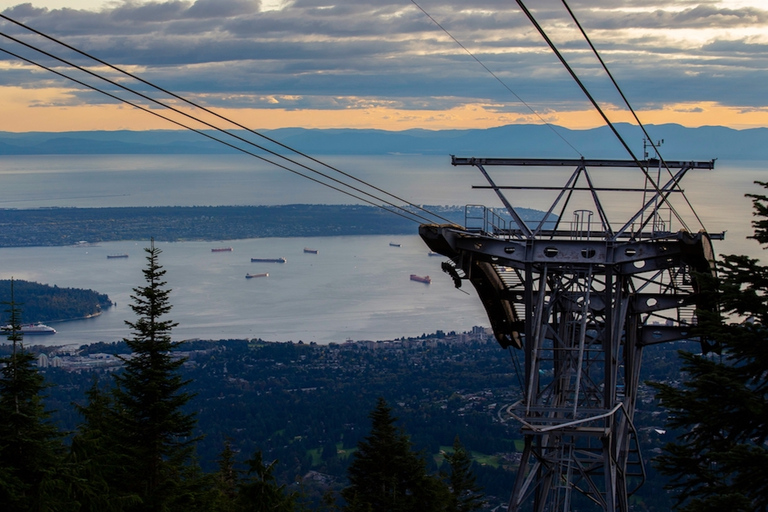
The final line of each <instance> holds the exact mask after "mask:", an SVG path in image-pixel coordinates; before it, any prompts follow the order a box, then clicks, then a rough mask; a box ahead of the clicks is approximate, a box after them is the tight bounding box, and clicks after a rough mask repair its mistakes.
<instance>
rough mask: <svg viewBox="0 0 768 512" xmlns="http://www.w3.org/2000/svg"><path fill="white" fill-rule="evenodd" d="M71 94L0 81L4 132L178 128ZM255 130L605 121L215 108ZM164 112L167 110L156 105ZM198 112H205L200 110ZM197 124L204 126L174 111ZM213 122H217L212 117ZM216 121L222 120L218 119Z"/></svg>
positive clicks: (766, 117) (726, 111)
mask: <svg viewBox="0 0 768 512" xmlns="http://www.w3.org/2000/svg"><path fill="white" fill-rule="evenodd" d="M72 99H73V97H72V95H71V94H70V93H69V91H67V90H61V89H53V88H51V89H34V90H25V89H21V88H17V87H4V88H0V131H9V132H26V131H50V132H61V131H76V130H150V129H180V127H179V126H176V125H173V124H171V123H169V122H167V121H164V120H162V119H160V118H158V117H155V116H153V115H150V114H148V113H146V112H142V111H140V110H138V109H135V108H133V107H130V106H128V105H80V104H73V102H72ZM215 110H216V111H217V112H219V113H220V114H222V115H224V116H227V117H230V118H232V119H234V120H236V121H238V122H239V123H241V124H243V125H245V126H248V127H251V128H253V129H274V128H283V127H303V128H360V129H363V128H375V129H382V130H393V131H398V130H406V129H410V128H423V129H427V130H442V129H469V128H490V127H494V126H501V125H506V124H520V123H541V122H542V118H543V119H544V120H546V121H547V122H549V123H552V124H555V125H559V126H564V127H567V128H572V129H586V128H593V127H596V126H601V125H602V124H603V121H602V119H601V118H600V116H599V115H598V114H597V112H595V111H593V110H576V111H566V112H556V113H552V112H549V113H545V114H542V115H541V118H540V117H539V116H536V115H534V114H527V115H524V114H519V113H513V112H499V111H498V110H497V109H496V108H495V106H491V105H465V106H462V107H458V108H453V109H449V110H444V111H434V110H400V109H396V108H390V107H370V108H347V109H338V110H286V109H248V108H243V109H218V108H217V109H215ZM158 112H161V113H164V112H163V111H158ZM190 112H193V113H194V114H195V115H203V114H202V113H200V112H194V111H192V110H190ZM607 115H608V117H609V118H610V119H611V121H613V122H633V119H632V117H631V115H630V114H629V113H628V112H626V111H619V110H608V111H607ZM638 115H639V117H640V119H641V121H642V122H643V123H646V124H663V123H677V124H681V125H684V126H689V127H695V126H704V125H721V126H728V127H731V128H737V129H742V128H753V127H762V126H768V109H744V108H739V107H726V106H722V105H718V104H716V103H712V102H709V103H696V104H693V103H691V104H675V105H666V106H664V107H662V108H659V109H655V110H646V111H641V112H639V113H638ZM175 117H176V118H177V119H178V120H179V121H181V122H183V123H185V124H191V125H193V126H194V127H195V128H205V126H203V125H200V124H196V123H194V122H193V121H190V120H188V119H184V118H182V117H179V116H175ZM212 122H213V121H212ZM216 123H217V124H220V122H218V121H216Z"/></svg>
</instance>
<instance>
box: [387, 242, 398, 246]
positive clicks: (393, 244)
mask: <svg viewBox="0 0 768 512" xmlns="http://www.w3.org/2000/svg"><path fill="white" fill-rule="evenodd" d="M389 246H390V247H400V244H398V243H395V242H389Z"/></svg>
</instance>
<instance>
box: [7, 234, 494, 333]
mask: <svg viewBox="0 0 768 512" xmlns="http://www.w3.org/2000/svg"><path fill="white" fill-rule="evenodd" d="M390 242H393V243H394V242H396V243H399V244H400V247H392V246H390V245H389V244H390ZM146 245H147V244H146V243H144V242H114V243H105V244H100V245H98V246H88V247H44V248H11V249H0V261H2V270H0V278H3V279H6V278H9V277H11V276H13V277H14V278H16V279H25V280H31V281H37V282H41V283H47V284H51V285H54V284H55V285H58V286H64V287H77V288H90V289H94V290H97V291H99V292H101V293H106V294H108V295H109V297H110V299H111V300H112V301H113V302H116V303H117V306H116V307H113V308H110V309H109V310H107V311H106V312H105V313H103V314H102V315H101V316H99V317H96V318H91V319H86V320H79V321H74V322H62V323H56V324H51V325H52V326H53V327H55V328H56V330H57V331H58V333H57V334H55V335H53V336H45V337H43V336H36V337H34V338H32V337H28V339H27V341H28V342H30V343H39V342H40V343H43V344H56V345H64V344H82V343H92V342H96V341H116V340H120V339H122V338H123V337H127V336H129V330H128V328H127V327H126V326H125V320H133V319H135V317H134V316H133V312H132V310H131V309H130V307H129V303H130V300H131V299H130V296H131V294H132V289H133V288H134V287H136V286H142V285H143V281H142V279H143V276H142V274H141V269H142V268H143V267H144V265H145V263H146V260H145V256H146V253H145V251H144V247H146ZM156 245H157V246H158V247H159V248H160V249H161V250H162V254H161V256H160V262H161V264H162V265H163V267H164V268H165V269H166V271H167V273H166V275H165V279H166V281H167V283H168V287H169V288H171V289H172V292H171V299H170V300H171V303H172V304H173V309H172V311H171V313H170V314H169V315H168V318H170V319H172V320H174V321H176V322H178V323H179V325H178V327H176V328H175V329H174V330H173V337H174V339H177V340H183V339H193V338H200V339H243V338H262V339H265V340H269V341H296V342H298V341H300V340H301V341H304V342H310V341H315V342H318V343H329V342H344V341H345V340H347V339H353V340H384V339H394V338H397V337H400V336H418V335H421V334H423V333H429V332H435V331H436V330H438V329H442V330H444V331H451V330H457V331H464V330H468V329H470V328H471V327H472V326H475V325H487V324H488V321H487V319H486V317H485V315H484V312H483V310H482V307H481V306H480V302H479V300H478V299H477V297H476V295H475V294H474V291H473V290H471V289H469V290H467V291H468V292H470V294H469V295H467V294H466V293H463V292H461V291H459V290H456V289H455V288H454V287H453V282H452V281H451V279H450V278H449V277H447V276H445V275H444V274H443V273H442V272H441V271H440V262H441V261H442V258H439V257H434V256H429V255H428V249H427V248H426V246H425V245H424V243H423V242H422V241H421V239H420V238H419V237H418V236H398V237H397V238H392V237H387V236H354V237H318V238H263V239H249V240H232V241H220V242H184V243H162V242H159V243H157V244H156ZM221 247H232V251H231V252H212V251H211V249H214V248H221ZM305 247H310V248H312V249H316V250H317V251H318V252H317V254H309V253H305V252H304V248H305ZM111 254H128V255H129V257H128V258H115V259H110V258H107V256H108V255H111ZM251 257H257V258H273V257H274V258H277V257H284V258H286V260H287V261H286V263H252V262H251V261H250V258H251ZM247 273H251V274H258V273H268V274H269V275H268V276H267V277H258V278H252V279H246V277H245V275H246V274H247ZM410 274H418V275H421V276H424V275H429V276H431V277H432V283H431V284H423V283H419V282H415V281H411V280H410ZM470 288H471V287H470ZM29 320H32V319H29Z"/></svg>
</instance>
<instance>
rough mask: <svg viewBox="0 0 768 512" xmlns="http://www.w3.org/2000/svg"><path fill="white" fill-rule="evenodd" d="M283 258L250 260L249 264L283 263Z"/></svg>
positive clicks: (284, 260)
mask: <svg viewBox="0 0 768 512" xmlns="http://www.w3.org/2000/svg"><path fill="white" fill-rule="evenodd" d="M286 261H287V260H286V259H285V258H251V263H285V262H286Z"/></svg>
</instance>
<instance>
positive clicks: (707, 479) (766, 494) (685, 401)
mask: <svg viewBox="0 0 768 512" xmlns="http://www.w3.org/2000/svg"><path fill="white" fill-rule="evenodd" d="M760 184H761V185H762V186H764V187H765V186H766V184H765V183H760ZM748 197H751V198H752V199H753V205H754V207H755V212H756V215H757V216H758V219H759V220H757V221H755V222H753V226H754V227H755V235H754V237H753V238H755V239H756V240H758V241H759V242H760V243H762V244H766V243H767V242H768V206H767V205H768V197H766V196H764V195H749V196H748ZM718 271H719V279H717V280H716V282H715V283H714V290H715V291H714V292H713V293H714V295H715V299H716V300H717V301H718V302H719V304H720V312H718V313H708V312H706V311H701V312H699V329H698V334H700V335H702V336H707V337H709V338H710V339H712V340H713V341H714V342H715V346H716V347H717V351H718V352H719V354H714V353H710V354H692V353H686V352H681V357H682V358H683V372H684V375H685V381H684V383H683V386H682V387H680V388H676V387H673V386H670V385H664V384H654V387H655V388H656V389H657V390H658V398H659V399H660V400H661V403H662V405H663V406H664V407H666V408H667V409H668V410H669V415H670V419H669V422H668V425H669V426H670V427H672V428H674V429H678V430H679V431H680V432H681V434H680V435H679V436H678V438H677V440H676V441H675V442H672V443H669V444H668V445H667V446H666V447H665V453H664V454H663V455H662V456H661V457H659V458H658V459H657V463H658V466H659V469H660V470H661V471H662V472H663V473H664V474H666V475H668V476H670V477H671V481H670V484H669V485H668V487H669V488H671V489H675V490H676V491H677V492H678V495H677V498H678V501H677V503H676V508H678V509H679V510H683V511H685V512H694V511H696V512H700V511H716V510H717V511H719V510H729V511H737V512H748V511H749V512H753V511H765V510H768V472H767V471H766V468H768V448H766V440H768V267H764V266H762V265H760V264H759V262H758V260H755V259H751V258H748V257H746V256H732V255H731V256H724V257H722V259H721V261H720V262H719V269H718Z"/></svg>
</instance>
